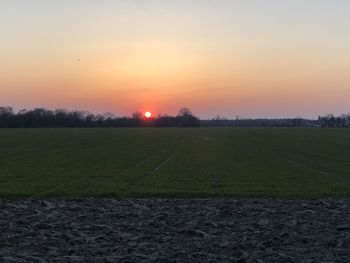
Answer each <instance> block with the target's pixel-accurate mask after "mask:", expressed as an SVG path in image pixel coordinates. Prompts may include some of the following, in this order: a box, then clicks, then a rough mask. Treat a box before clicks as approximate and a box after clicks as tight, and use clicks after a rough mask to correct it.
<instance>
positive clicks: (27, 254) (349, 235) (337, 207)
mask: <svg viewBox="0 0 350 263" xmlns="http://www.w3.org/2000/svg"><path fill="white" fill-rule="evenodd" d="M349 217H350V199H340V198H338V199H337V198H323V199H287V198H285V199H272V198H260V199H257V198H254V199H247V198H236V199H232V198H231V199H229V198H226V199H223V198H213V199H210V198H207V199H105V198H85V199H83V198H81V199H63V198H61V199H42V200H31V199H26V200H17V201H6V200H0V262H259V263H263V262H266V263H270V262H272V263H273V262H281V263H282V262H305V263H306V262H321V263H322V262H324V263H326V262H339V263H347V262H349V258H350V220H349Z"/></svg>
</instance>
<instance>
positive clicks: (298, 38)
mask: <svg viewBox="0 0 350 263" xmlns="http://www.w3.org/2000/svg"><path fill="white" fill-rule="evenodd" d="M349 10H350V1H348V0H328V1H326V0H283V1H281V0H241V1H239V0H236V1H235V0H123V1H121V0H120V1H118V0H74V1H72V0H0V105H9V106H13V107H14V108H15V109H22V108H27V109H32V108H35V107H46V108H50V109H55V108H68V109H74V110H89V111H91V112H112V113H114V114H115V115H117V116H124V115H130V114H131V113H132V112H134V111H137V110H139V111H142V112H144V111H151V112H152V113H153V115H158V114H176V113H177V111H178V110H179V109H180V108H182V107H188V108H190V109H191V110H192V112H193V113H194V114H195V115H197V116H199V117H201V118H212V117H215V116H216V115H220V116H222V117H227V118H232V117H236V116H241V117H246V118H260V117H269V118H275V117H277V118H279V117H297V116H301V117H307V118H317V117H318V115H322V114H327V113H334V114H341V113H348V112H350V32H349V29H350V16H349Z"/></svg>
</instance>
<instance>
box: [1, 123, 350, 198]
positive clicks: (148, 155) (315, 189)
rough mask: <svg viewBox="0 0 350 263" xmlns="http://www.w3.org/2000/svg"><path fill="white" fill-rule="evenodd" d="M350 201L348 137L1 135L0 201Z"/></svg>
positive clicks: (112, 132) (310, 133)
mask: <svg viewBox="0 0 350 263" xmlns="http://www.w3.org/2000/svg"><path fill="white" fill-rule="evenodd" d="M48 196H71V197H86V196H115V197H124V196H125V197H143V196H166V197H171V196H178V197H186V196H191V197H195V196H198V197H204V196H244V197H246V196H249V197H252V196H266V197H276V196H278V197H287V196H288V197H293V196H295V197H318V196H350V129H304V128H300V129H299V128H194V129H187V128H160V129H156V128H154V129H153V128H145V129H131V128H130V129H128V128H125V129H124V128H123V129H112V128H110V129H1V130H0V197H1V198H21V197H48Z"/></svg>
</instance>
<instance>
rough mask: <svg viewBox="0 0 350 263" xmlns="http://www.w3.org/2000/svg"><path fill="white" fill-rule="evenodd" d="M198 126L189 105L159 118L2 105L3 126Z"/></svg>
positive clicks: (198, 121)
mask: <svg viewBox="0 0 350 263" xmlns="http://www.w3.org/2000/svg"><path fill="white" fill-rule="evenodd" d="M198 126H200V120H199V119H198V118H197V117H195V116H194V115H193V113H192V112H191V111H190V110H189V109H188V108H182V109H181V110H180V111H179V113H178V114H177V115H176V116H168V115H163V116H162V115H160V116H158V117H156V118H145V117H144V116H143V114H142V113H141V112H134V113H133V114H132V115H131V116H125V117H116V116H114V115H113V114H111V113H103V114H93V113H91V112H88V111H69V110H66V109H56V110H48V109H45V108H36V109H33V110H19V111H17V112H16V111H15V110H14V109H13V108H12V107H8V106H7V107H0V128H41V127H198Z"/></svg>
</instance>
